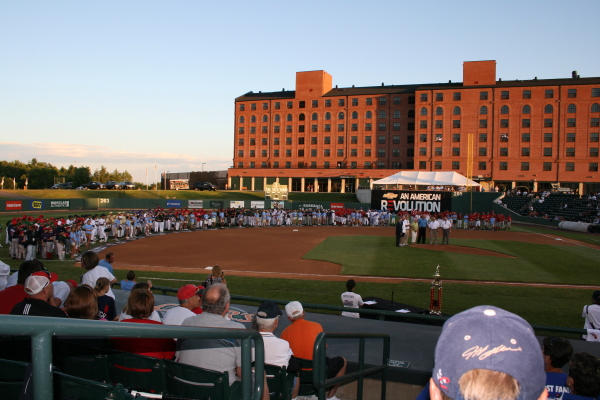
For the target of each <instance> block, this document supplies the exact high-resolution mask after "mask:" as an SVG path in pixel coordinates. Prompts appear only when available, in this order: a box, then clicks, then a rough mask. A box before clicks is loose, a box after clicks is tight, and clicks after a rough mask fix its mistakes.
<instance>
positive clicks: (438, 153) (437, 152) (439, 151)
mask: <svg viewBox="0 0 600 400" xmlns="http://www.w3.org/2000/svg"><path fill="white" fill-rule="evenodd" d="M433 154H434V155H435V156H437V157H441V156H442V148H441V147H434V148H433Z"/></svg>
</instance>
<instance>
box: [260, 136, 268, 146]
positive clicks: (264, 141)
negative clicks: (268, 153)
mask: <svg viewBox="0 0 600 400" xmlns="http://www.w3.org/2000/svg"><path fill="white" fill-rule="evenodd" d="M267 141H268V139H267V138H266V137H265V138H262V139H261V140H260V142H261V144H262V145H263V146H266V145H267Z"/></svg>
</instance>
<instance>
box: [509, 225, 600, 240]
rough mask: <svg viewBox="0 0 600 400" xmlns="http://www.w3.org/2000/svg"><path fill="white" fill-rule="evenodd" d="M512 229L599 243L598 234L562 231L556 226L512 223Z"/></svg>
mask: <svg viewBox="0 0 600 400" xmlns="http://www.w3.org/2000/svg"><path fill="white" fill-rule="evenodd" d="M513 230H515V231H516V232H535V233H541V234H544V235H556V236H560V237H564V238H568V239H573V240H579V241H581V242H586V243H591V244H597V245H600V235H598V234H590V233H587V232H586V233H584V232H572V231H564V230H561V229H558V228H544V227H537V226H531V225H521V226H514V224H513Z"/></svg>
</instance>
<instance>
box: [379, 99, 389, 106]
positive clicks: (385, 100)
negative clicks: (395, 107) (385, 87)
mask: <svg viewBox="0 0 600 400" xmlns="http://www.w3.org/2000/svg"><path fill="white" fill-rule="evenodd" d="M386 104H387V97H380V98H379V105H380V106H385V105H386Z"/></svg>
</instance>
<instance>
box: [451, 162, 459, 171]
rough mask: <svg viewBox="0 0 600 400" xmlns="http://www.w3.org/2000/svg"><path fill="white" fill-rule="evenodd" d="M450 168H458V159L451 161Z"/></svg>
mask: <svg viewBox="0 0 600 400" xmlns="http://www.w3.org/2000/svg"><path fill="white" fill-rule="evenodd" d="M452 169H454V170H456V169H460V161H452Z"/></svg>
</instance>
